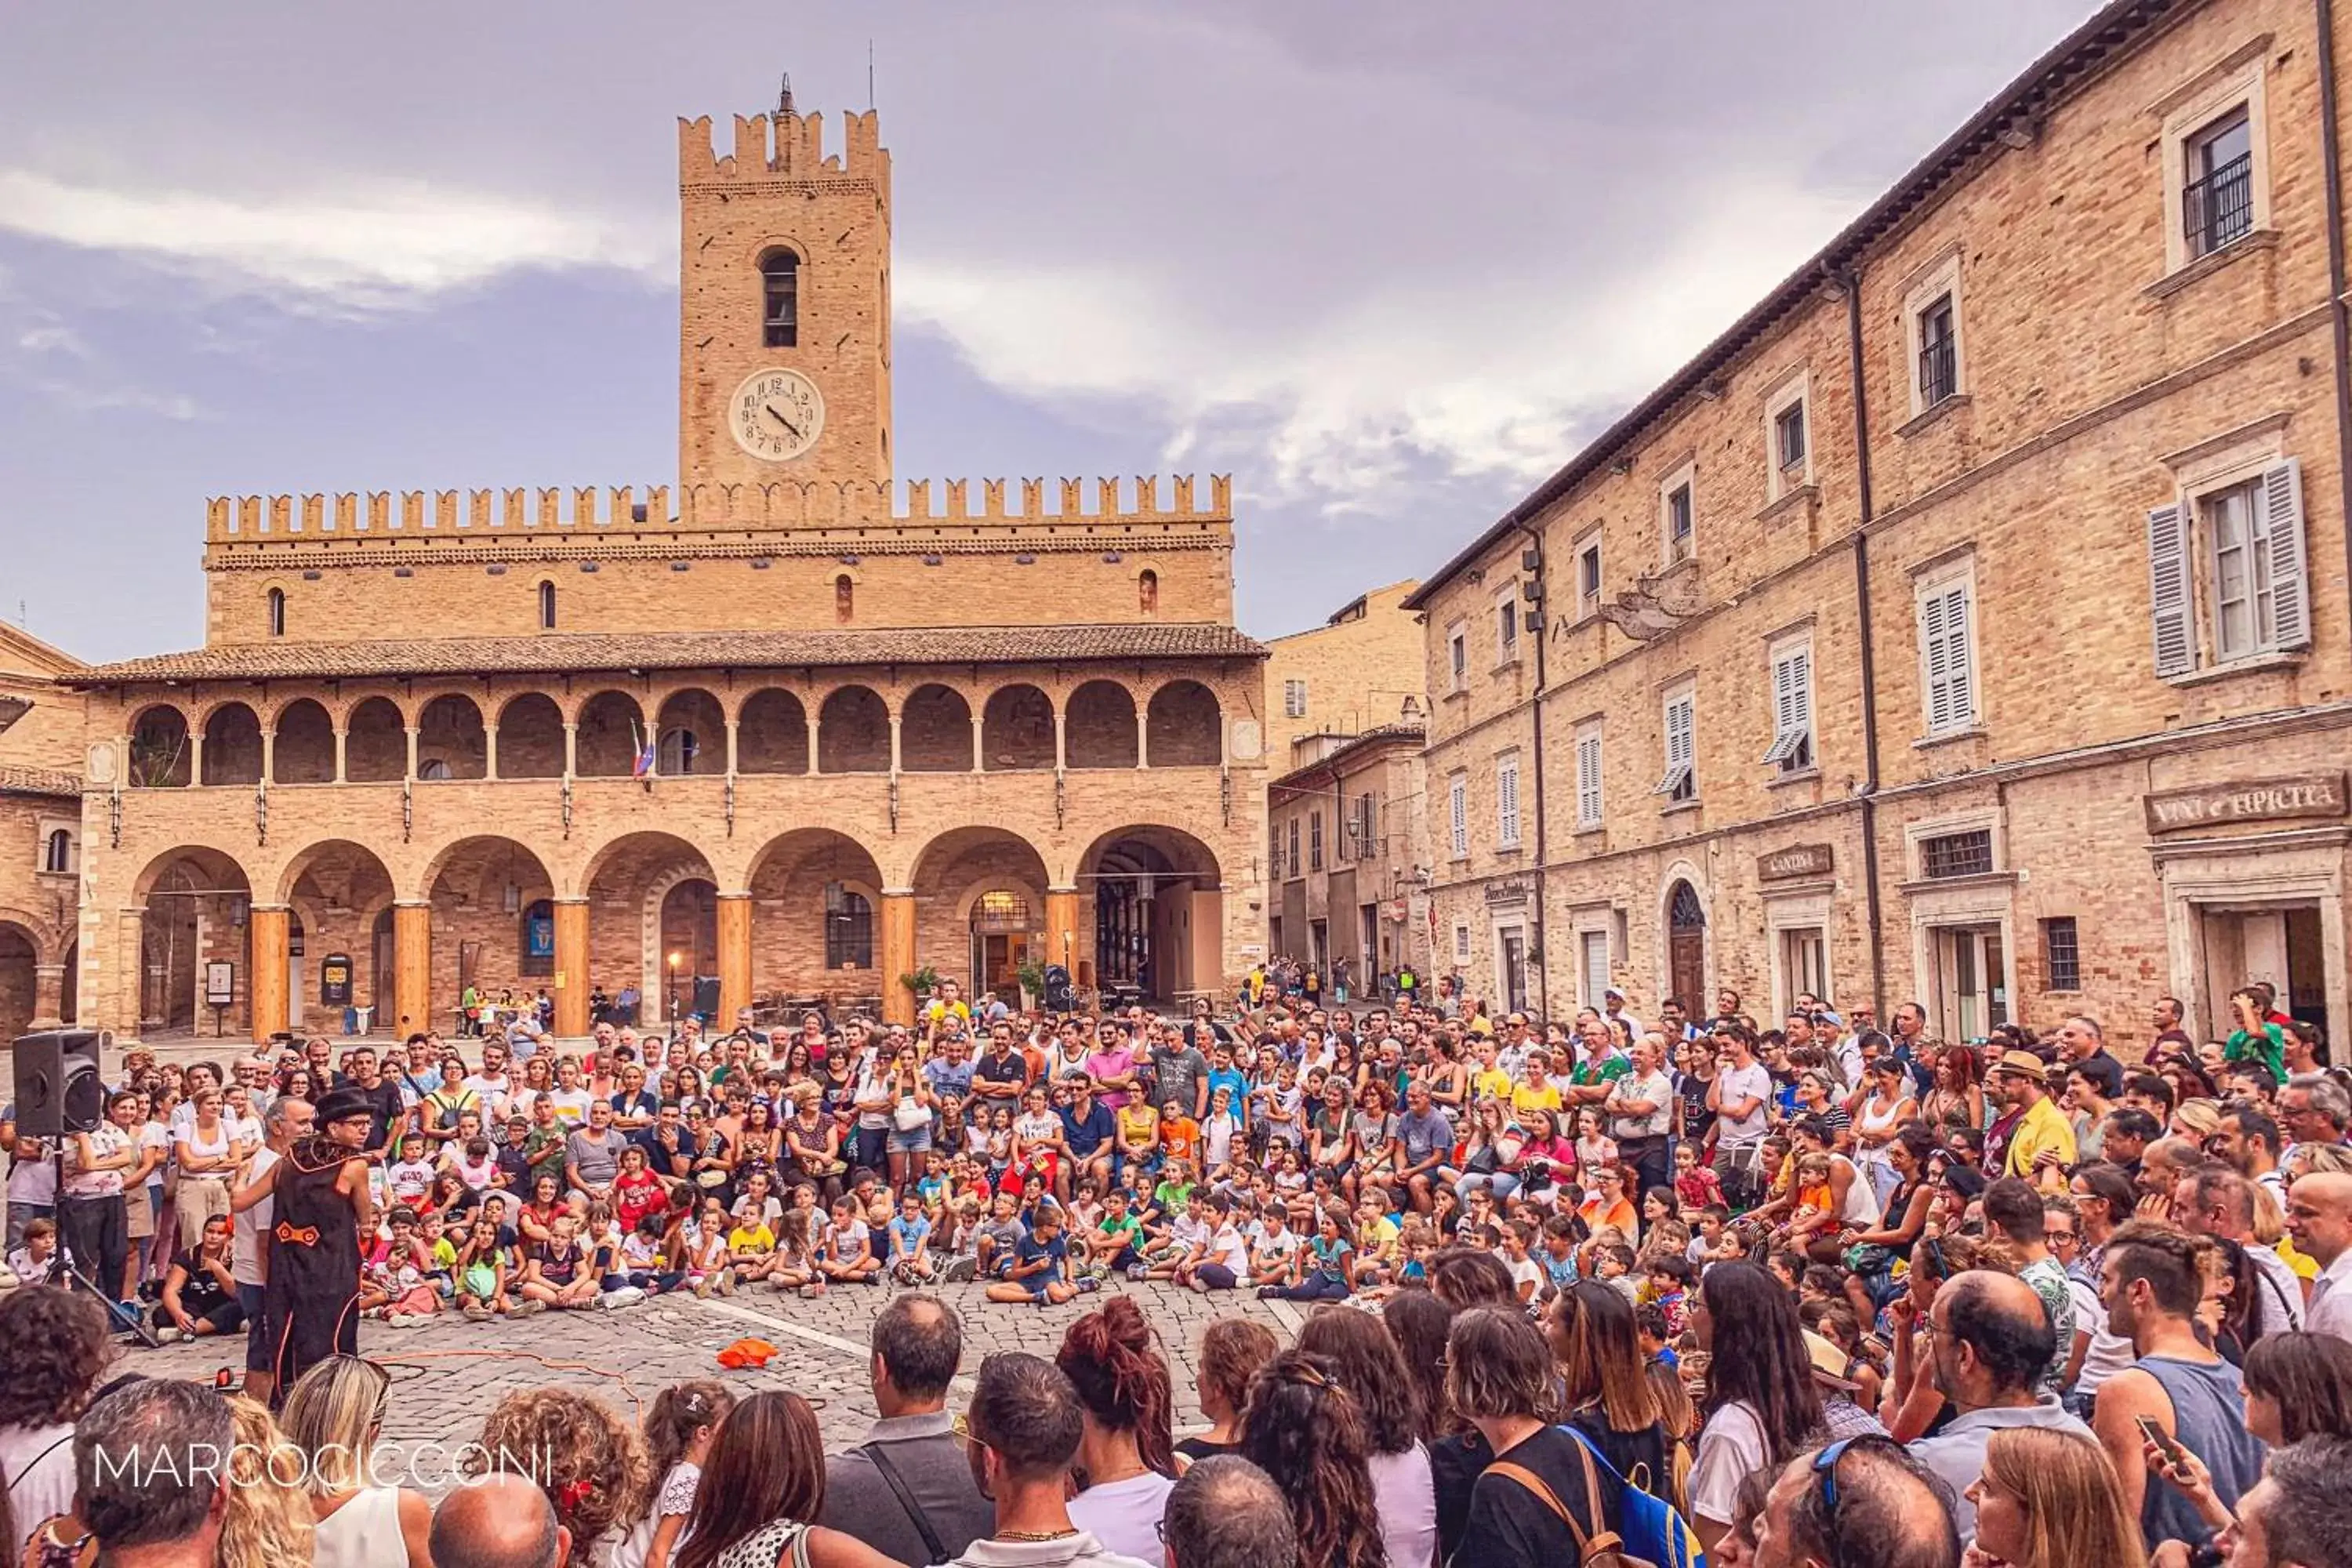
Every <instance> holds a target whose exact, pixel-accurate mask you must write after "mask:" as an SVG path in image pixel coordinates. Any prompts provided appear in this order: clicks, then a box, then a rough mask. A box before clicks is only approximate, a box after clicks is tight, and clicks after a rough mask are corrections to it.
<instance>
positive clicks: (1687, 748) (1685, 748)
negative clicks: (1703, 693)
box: [1652, 697, 1696, 795]
mask: <svg viewBox="0 0 2352 1568" xmlns="http://www.w3.org/2000/svg"><path fill="white" fill-rule="evenodd" d="M1695 703H1696V699H1695V698H1690V697H1677V698H1675V700H1673V701H1672V702H1669V703H1667V704H1666V776H1665V777H1664V779H1662V780H1660V781H1659V783H1658V787H1657V788H1656V789H1655V790H1654V791H1653V792H1652V793H1653V794H1656V795H1672V794H1674V793H1675V791H1676V790H1677V789H1680V788H1681V787H1682V785H1683V783H1684V781H1685V780H1686V779H1688V778H1689V777H1690V774H1691V755H1692V747H1691V718H1692V709H1693V707H1694V705H1695Z"/></svg>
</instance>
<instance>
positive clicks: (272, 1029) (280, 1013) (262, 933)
mask: <svg viewBox="0 0 2352 1568" xmlns="http://www.w3.org/2000/svg"><path fill="white" fill-rule="evenodd" d="M292 915H293V911H292V910H289V909H288V908H287V907H286V906H285V905H284V904H256V905H254V906H253V909H252V910H251V912H250V913H249V914H248V915H247V918H246V922H245V939H246V944H247V953H246V962H247V966H248V967H247V973H248V974H249V975H250V976H251V978H250V979H249V981H248V982H247V986H246V1000H247V1003H248V1004H249V1006H248V1011H249V1012H250V1013H251V1014H252V1019H251V1022H252V1025H253V1043H254V1044H255V1045H257V1046H258V1045H266V1044H268V1040H269V1037H270V1036H272V1035H274V1034H277V1033H278V1031H279V1030H281V1029H283V1028H285V1027H286V1021H287V1013H288V1005H287V1001H288V998H287V994H286V988H287V986H288V984H290V978H289V974H288V972H287V956H286V946H287V942H288V941H289V937H290V931H289V921H290V920H291V918H292Z"/></svg>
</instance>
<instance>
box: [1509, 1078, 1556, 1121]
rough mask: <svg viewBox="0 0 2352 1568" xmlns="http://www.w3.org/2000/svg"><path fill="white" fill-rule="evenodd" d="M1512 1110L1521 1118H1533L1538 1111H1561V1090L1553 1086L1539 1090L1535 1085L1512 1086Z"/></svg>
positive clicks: (1548, 1085)
mask: <svg viewBox="0 0 2352 1568" xmlns="http://www.w3.org/2000/svg"><path fill="white" fill-rule="evenodd" d="M1511 1109H1512V1110H1516V1111H1517V1112H1518V1113H1519V1114H1520V1115H1521V1116H1533V1115H1534V1114H1535V1113H1536V1112H1537V1111H1538V1110H1559V1089H1558V1088H1557V1087H1556V1086H1554V1085H1552V1084H1549V1083H1548V1084H1545V1085H1543V1086H1542V1087H1541V1088H1538V1087H1536V1086H1535V1085H1533V1084H1527V1083H1518V1084H1514V1085H1512V1086H1511Z"/></svg>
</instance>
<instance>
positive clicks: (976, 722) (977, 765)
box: [971, 713, 988, 773]
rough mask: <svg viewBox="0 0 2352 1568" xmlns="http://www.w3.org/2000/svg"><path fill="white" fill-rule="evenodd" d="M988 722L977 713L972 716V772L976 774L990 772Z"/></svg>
mask: <svg viewBox="0 0 2352 1568" xmlns="http://www.w3.org/2000/svg"><path fill="white" fill-rule="evenodd" d="M986 722H987V721H985V720H983V719H982V717H981V716H980V715H979V714H977V713H975V714H973V715H972V716H971V771H972V772H973V773H985V772H987V771H988V752H987V742H986V739H985V736H986V733H987V731H986Z"/></svg>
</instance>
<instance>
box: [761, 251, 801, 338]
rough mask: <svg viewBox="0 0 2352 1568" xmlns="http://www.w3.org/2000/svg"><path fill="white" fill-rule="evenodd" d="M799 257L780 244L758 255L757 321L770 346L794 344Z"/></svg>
mask: <svg viewBox="0 0 2352 1568" xmlns="http://www.w3.org/2000/svg"><path fill="white" fill-rule="evenodd" d="M800 298H801V258H799V257H797V256H794V255H793V253H792V252H791V251H789V250H784V249H782V248H779V249H775V250H772V251H770V252H768V254H767V255H765V256H763V257H761V258H760V323H761V331H762V332H763V333H764V334H765V336H766V338H767V343H768V346H769V347H770V348H772V349H789V348H794V347H797V346H798V345H799V343H800V341H801V328H800Z"/></svg>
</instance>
